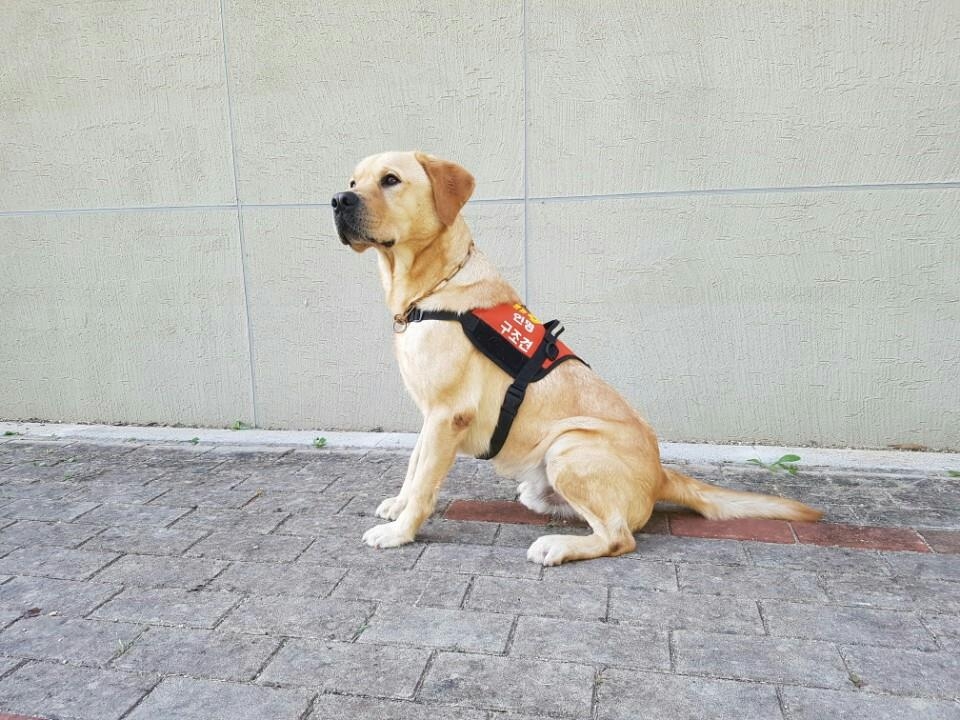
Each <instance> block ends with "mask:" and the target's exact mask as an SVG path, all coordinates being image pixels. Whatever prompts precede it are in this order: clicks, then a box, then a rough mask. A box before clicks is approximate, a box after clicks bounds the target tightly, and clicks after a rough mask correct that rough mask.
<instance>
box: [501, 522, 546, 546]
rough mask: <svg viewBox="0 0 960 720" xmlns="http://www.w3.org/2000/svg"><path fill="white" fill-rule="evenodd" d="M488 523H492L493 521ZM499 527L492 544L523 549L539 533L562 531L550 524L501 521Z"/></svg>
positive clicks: (531, 542)
mask: <svg viewBox="0 0 960 720" xmlns="http://www.w3.org/2000/svg"><path fill="white" fill-rule="evenodd" d="M490 524H491V525H492V524H493V523H490ZM499 527H500V531H499V532H498V533H497V537H496V540H495V541H494V545H505V546H508V547H516V548H524V550H526V548H528V547H530V545H532V544H533V541H534V540H536V539H537V538H538V537H540V536H541V535H547V534H550V533H557V532H564V530H561V529H560V528H558V527H555V526H551V525H514V524H512V523H502V524H501V525H500V526H499Z"/></svg>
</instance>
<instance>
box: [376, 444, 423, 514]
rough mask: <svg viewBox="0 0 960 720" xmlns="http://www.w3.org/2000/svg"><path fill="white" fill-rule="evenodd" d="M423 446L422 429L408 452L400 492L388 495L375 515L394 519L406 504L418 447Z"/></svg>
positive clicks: (414, 473)
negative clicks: (408, 456) (405, 472)
mask: <svg viewBox="0 0 960 720" xmlns="http://www.w3.org/2000/svg"><path fill="white" fill-rule="evenodd" d="M421 447H423V429H421V430H420V434H419V435H417V442H416V443H415V444H414V446H413V452H412V453H411V454H410V462H409V463H408V464H407V474H406V475H405V476H404V478H403V486H402V487H401V488H400V494H399V495H396V496H395V497H389V498H387V499H386V500H384V501H383V502H382V503H380V504H379V505H378V506H377V512H376V515H377V517H382V518H383V519H384V520H396V519H397V518H398V517H400V513H401V512H402V511H403V509H404V508H405V507H406V506H407V498H408V497H410V488H411V487H413V478H414V475H416V472H417V464H418V463H419V462H420V448H421Z"/></svg>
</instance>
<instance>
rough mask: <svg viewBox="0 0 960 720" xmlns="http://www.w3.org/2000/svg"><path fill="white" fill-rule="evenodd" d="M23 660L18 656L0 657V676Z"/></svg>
mask: <svg viewBox="0 0 960 720" xmlns="http://www.w3.org/2000/svg"><path fill="white" fill-rule="evenodd" d="M25 662H26V661H25V660H21V659H20V658H0V678H2V677H4V676H5V675H7V674H8V673H10V671H12V670H13V669H14V668H16V667H17V666H18V665H22V664H23V663H25Z"/></svg>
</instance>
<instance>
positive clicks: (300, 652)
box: [258, 640, 430, 699]
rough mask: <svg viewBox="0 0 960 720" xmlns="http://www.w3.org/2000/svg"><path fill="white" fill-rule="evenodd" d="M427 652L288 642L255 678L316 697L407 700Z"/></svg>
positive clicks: (317, 642) (419, 673)
mask: <svg viewBox="0 0 960 720" xmlns="http://www.w3.org/2000/svg"><path fill="white" fill-rule="evenodd" d="M429 657H430V652H429V651H428V650H421V649H412V648H399V647H382V646H377V645H361V644H356V643H342V642H331V641H319V640H290V641H289V642H287V643H286V644H285V645H284V646H283V647H282V648H281V649H280V652H278V653H277V654H276V656H275V657H274V658H273V659H272V660H271V661H270V664H269V665H267V667H266V668H265V669H264V671H263V673H262V674H261V675H260V677H259V678H258V681H259V682H262V683H268V684H269V683H277V684H279V685H282V686H283V687H286V686H288V685H301V686H305V687H310V688H315V689H318V690H321V691H335V692H341V693H346V694H350V695H368V696H374V697H384V698H401V699H403V698H409V697H410V696H411V695H413V691H414V689H415V688H416V685H417V681H418V680H419V679H420V676H421V675H422V674H423V670H424V668H426V666H427V659H428V658H429Z"/></svg>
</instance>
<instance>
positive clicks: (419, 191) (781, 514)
mask: <svg viewBox="0 0 960 720" xmlns="http://www.w3.org/2000/svg"><path fill="white" fill-rule="evenodd" d="M474 185H475V182H474V178H473V176H472V175H471V174H470V173H469V172H468V171H467V170H465V169H464V168H463V167H461V166H460V165H458V164H456V163H453V162H450V161H447V160H442V159H440V158H437V157H434V156H432V155H428V154H424V153H420V152H386V153H382V154H378V155H372V156H370V157H367V158H365V159H364V160H361V161H360V163H359V164H358V165H357V166H356V168H355V169H354V171H353V175H352V176H351V178H350V181H349V189H348V190H346V191H344V192H340V193H337V194H336V195H334V197H333V199H332V201H331V204H332V206H333V212H334V221H335V225H336V228H337V232H338V235H339V237H340V240H341V242H342V243H343V244H344V245H347V246H349V247H350V248H351V249H353V250H355V251H356V252H358V253H363V252H365V251H367V250H370V249H373V250H375V251H376V253H377V260H378V267H379V272H380V280H381V282H382V284H383V289H384V293H385V295H386V304H387V307H388V308H389V310H390V313H391V314H392V315H393V316H394V323H395V324H394V330H395V333H394V344H395V350H396V356H397V361H398V363H399V366H400V372H401V375H402V377H403V382H404V384H405V386H406V389H407V391H408V392H409V394H410V395H411V396H412V398H413V400H414V401H415V402H416V404H417V407H418V408H419V409H420V411H421V413H422V414H423V426H422V429H421V431H420V434H419V436H418V438H417V441H416V445H415V447H414V450H413V453H412V454H411V456H410V461H409V465H408V468H407V472H406V477H405V478H404V481H403V486H402V487H401V489H400V493H399V494H398V495H397V496H396V497H391V498H388V499H386V500H384V501H383V502H382V503H381V504H380V505H379V507H378V508H377V510H376V514H377V516H379V517H381V518H383V519H385V520H389V521H390V522H387V523H385V524H380V525H376V526H374V527H372V528H370V529H369V530H367V531H366V533H364V535H363V541H364V542H365V543H367V544H368V545H370V546H372V547H376V548H390V547H396V546H399V545H403V544H405V543H409V542H411V541H412V540H413V539H414V537H415V536H416V534H417V531H418V529H419V528H420V526H421V525H422V524H423V522H424V521H425V520H426V519H427V518H428V517H429V516H430V515H431V514H432V513H433V510H434V507H435V504H436V498H437V492H438V490H439V489H440V487H441V485H442V483H443V481H444V478H445V477H446V475H447V473H448V471H449V470H450V468H451V467H452V466H453V463H454V461H455V459H456V457H457V455H458V454H467V455H474V456H485V455H486V456H489V455H491V454H493V455H494V457H493V458H492V460H493V463H494V468H495V469H496V470H497V472H498V473H500V474H502V475H504V476H506V477H510V478H514V479H516V480H517V481H518V483H519V487H518V491H519V500H520V502H522V503H523V504H524V505H526V506H527V507H528V508H530V509H531V510H534V511H536V512H539V513H551V514H554V515H560V516H569V517H578V518H581V519H583V520H585V521H586V522H587V524H588V525H589V526H590V529H591V530H592V533H591V534H589V535H544V536H542V537H540V538H538V539H537V540H536V541H534V542H533V544H532V545H530V547H529V549H528V551H527V558H528V559H529V560H530V561H532V562H535V563H541V564H543V565H558V564H560V563H565V562H569V561H572V560H586V559H589V558H596V557H602V556H616V555H621V554H623V553H628V552H631V551H633V550H634V549H635V547H636V542H635V539H634V536H633V533H634V532H635V531H637V530H639V529H640V528H642V527H643V526H644V524H645V523H646V522H647V520H648V519H649V518H650V515H651V513H652V511H653V508H654V504H655V503H656V502H657V501H658V500H663V501H668V502H672V503H677V504H680V505H684V506H687V507H690V508H692V509H693V510H695V511H696V512H698V513H700V514H701V515H704V516H705V517H707V518H714V519H727V518H743V517H757V518H777V519H782V520H800V521H815V520H818V519H819V518H820V517H821V515H822V513H821V512H819V511H818V510H815V509H813V508H811V507H808V506H806V505H803V504H802V503H800V502H797V501H794V500H788V499H784V498H779V497H775V496H771V495H761V494H757V493H746V492H736V491H733V490H727V489H722V488H718V487H714V486H711V485H709V484H707V483H704V482H701V481H699V480H696V479H694V478H691V477H688V476H687V475H684V474H682V473H679V472H677V471H675V470H670V469H667V468H664V467H663V466H662V465H661V463H660V451H659V447H658V444H657V438H656V435H655V434H654V432H653V430H652V429H651V427H650V425H649V424H648V423H647V422H646V421H645V420H644V419H643V418H642V417H641V416H640V415H639V413H637V412H636V411H635V410H634V409H633V408H631V407H630V405H629V404H628V403H627V402H626V400H624V399H623V398H622V397H621V396H620V395H619V394H618V393H617V392H616V391H615V390H614V389H613V388H611V387H610V386H609V385H607V384H606V383H605V382H604V381H603V380H601V379H600V377H599V376H598V375H597V374H596V373H595V372H594V371H593V370H592V369H590V368H589V367H588V366H587V365H586V364H585V363H583V362H582V361H580V360H579V359H578V358H576V357H573V358H565V359H570V360H571V361H569V362H557V363H556V366H555V367H553V368H552V370H550V371H549V372H548V373H547V374H546V375H544V376H543V377H542V378H541V379H538V380H537V381H535V382H530V383H529V384H528V386H527V387H526V389H525V392H523V393H520V394H521V395H522V403H521V404H520V405H519V409H518V410H516V417H515V419H514V421H513V423H512V425H510V424H509V423H508V434H507V435H506V437H505V440H503V438H501V440H502V446H501V447H499V448H496V452H495V453H493V452H492V450H494V448H491V442H492V438H493V436H494V434H495V432H500V434H501V435H502V428H501V427H500V426H501V425H502V424H503V419H502V417H501V416H502V415H503V408H504V406H505V404H506V403H505V398H506V397H507V393H508V389H510V388H511V386H512V385H513V383H514V378H513V377H511V375H510V374H509V373H508V372H506V371H505V370H504V369H503V368H502V367H501V366H499V365H498V364H497V363H496V362H493V361H491V359H490V357H488V356H487V355H486V354H485V353H484V352H482V351H481V350H480V349H478V346H477V344H476V343H474V342H472V341H471V339H470V338H468V337H467V335H466V331H465V329H464V328H465V327H466V325H463V324H462V323H460V322H457V321H456V320H457V319H462V318H465V317H467V314H468V313H471V312H473V311H477V310H478V309H479V310H483V309H485V308H495V307H509V308H515V309H516V312H517V313H519V314H518V315H517V316H516V318H515V319H516V320H517V322H518V323H519V324H520V325H524V324H526V327H527V329H530V328H534V329H536V328H537V325H538V324H539V321H536V319H535V318H533V316H531V315H529V313H528V311H526V308H524V307H523V305H522V303H521V298H520V296H519V295H518V294H517V292H516V291H515V290H514V289H513V288H512V287H511V286H510V284H509V283H508V282H507V281H506V280H505V279H504V278H503V277H501V275H500V274H499V273H498V272H497V270H496V268H495V267H494V265H493V264H492V263H491V262H490V261H489V260H488V259H487V257H486V256H485V255H484V254H483V253H482V252H480V251H479V250H478V249H476V247H475V245H474V241H473V237H472V236H471V233H470V230H469V229H468V227H467V224H466V222H465V221H464V219H463V217H462V216H461V214H460V211H461V210H462V209H463V207H464V205H465V204H466V202H467V200H468V199H469V198H470V196H471V195H472V194H473V190H474ZM431 315H434V316H436V317H430V316H431ZM471 317H474V316H471ZM543 332H544V337H545V338H546V339H547V340H551V343H552V347H551V348H549V349H550V350H552V351H553V354H554V355H556V352H557V351H556V346H557V342H556V341H555V336H552V335H551V333H550V332H549V331H548V330H543ZM545 342H546V340H545ZM545 362H547V361H545Z"/></svg>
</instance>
